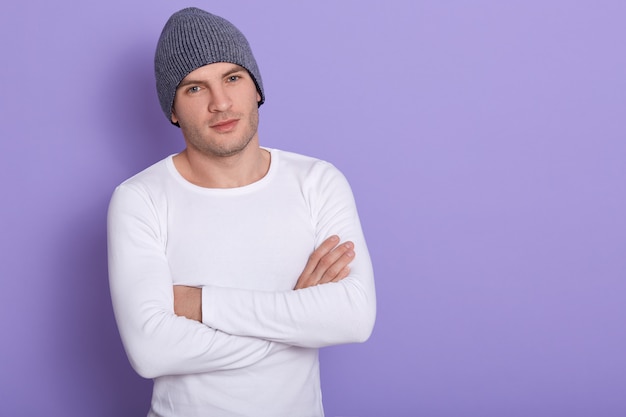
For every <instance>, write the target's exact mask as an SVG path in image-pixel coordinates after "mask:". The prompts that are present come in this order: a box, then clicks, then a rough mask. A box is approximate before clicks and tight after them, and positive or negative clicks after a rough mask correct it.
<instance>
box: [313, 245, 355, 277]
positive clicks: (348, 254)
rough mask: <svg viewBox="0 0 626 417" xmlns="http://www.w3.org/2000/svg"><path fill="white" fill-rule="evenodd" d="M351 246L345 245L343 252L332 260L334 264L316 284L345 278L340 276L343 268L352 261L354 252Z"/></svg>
mask: <svg viewBox="0 0 626 417" xmlns="http://www.w3.org/2000/svg"><path fill="white" fill-rule="evenodd" d="M352 248H353V245H351V244H347V245H345V247H344V249H345V251H344V252H343V253H342V254H341V255H340V256H339V257H338V258H336V259H335V260H334V262H333V263H332V264H331V265H330V266H329V267H328V268H327V269H326V271H324V273H323V274H322V276H321V278H320V279H319V281H318V284H324V283H326V282H331V281H333V280H335V279H342V278H345V277H346V276H347V275H346V276H342V275H341V274H342V273H344V272H345V271H344V270H345V268H346V267H348V265H349V264H350V263H351V262H352V261H353V260H354V255H355V254H354V250H353V249H352Z"/></svg>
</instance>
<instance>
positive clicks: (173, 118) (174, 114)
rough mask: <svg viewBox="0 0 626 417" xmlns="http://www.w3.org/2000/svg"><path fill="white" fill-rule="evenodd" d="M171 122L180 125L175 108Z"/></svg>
mask: <svg viewBox="0 0 626 417" xmlns="http://www.w3.org/2000/svg"><path fill="white" fill-rule="evenodd" d="M170 122H172V124H175V125H178V117H176V111H175V110H174V108H173V107H172V114H171V116H170Z"/></svg>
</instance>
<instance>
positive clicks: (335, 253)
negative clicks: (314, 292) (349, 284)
mask: <svg viewBox="0 0 626 417" xmlns="http://www.w3.org/2000/svg"><path fill="white" fill-rule="evenodd" d="M353 249H354V243H352V242H350V241H348V242H344V243H342V244H341V245H339V246H337V247H336V248H334V249H333V250H331V251H330V252H328V253H327V254H326V255H324V256H323V257H322V258H321V259H320V260H319V262H318V263H317V267H316V269H315V271H314V275H317V276H318V279H321V278H322V276H324V274H326V273H327V272H328V270H329V269H332V270H333V271H334V273H335V274H336V273H337V272H339V271H340V270H341V269H342V268H343V267H344V266H345V265H342V266H341V267H339V266H338V265H336V266H335V263H336V262H337V261H338V260H339V259H340V258H341V257H342V256H344V255H345V254H346V253H348V252H350V251H352V250H353Z"/></svg>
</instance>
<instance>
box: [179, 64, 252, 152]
mask: <svg viewBox="0 0 626 417" xmlns="http://www.w3.org/2000/svg"><path fill="white" fill-rule="evenodd" d="M259 100H261V96H260V95H259V93H258V92H257V89H256V86H255V84H254V81H253V80H252V77H251V76H250V74H249V73H248V71H246V69H244V68H243V67H241V66H239V65H235V64H230V63H224V62H218V63H215V64H209V65H205V66H203V67H200V68H198V69H196V70H194V71H192V72H191V73H189V75H187V76H186V77H185V78H184V79H183V80H182V81H181V82H180V84H179V85H178V88H177V89H176V95H175V97H174V109H173V110H172V121H173V122H174V123H178V124H179V125H180V128H181V130H182V132H183V136H184V137H185V141H186V143H187V147H188V148H189V150H190V151H199V152H201V153H203V154H205V155H207V156H212V157H226V156H232V155H235V154H237V153H239V152H241V151H242V150H244V149H245V148H246V147H247V146H248V144H249V143H250V142H251V141H253V140H255V141H257V142H258V137H257V128H258V124H259V113H258V104H257V103H258V102H259Z"/></svg>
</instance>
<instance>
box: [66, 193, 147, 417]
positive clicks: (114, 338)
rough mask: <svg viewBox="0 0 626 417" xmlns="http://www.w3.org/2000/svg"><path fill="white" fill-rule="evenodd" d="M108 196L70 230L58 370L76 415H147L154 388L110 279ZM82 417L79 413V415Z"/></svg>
mask: <svg viewBox="0 0 626 417" xmlns="http://www.w3.org/2000/svg"><path fill="white" fill-rule="evenodd" d="M107 204H108V196H107V197H106V198H101V199H99V200H98V201H96V202H94V205H93V206H90V207H88V209H86V210H83V212H82V213H77V215H76V216H75V217H74V218H73V220H72V224H71V225H64V226H65V230H71V233H68V234H66V237H65V239H64V247H63V248H60V250H59V252H60V253H63V254H65V259H63V258H60V259H59V264H58V266H57V268H58V271H57V272H56V273H55V275H58V276H65V277H66V285H67V287H66V288H67V294H65V296H64V300H71V304H72V305H66V306H62V307H61V308H60V311H61V314H64V315H65V317H60V321H59V323H64V325H63V326H64V327H63V328H62V329H59V330H60V332H61V333H65V334H60V335H59V337H57V338H56V339H55V340H56V341H57V342H58V343H59V346H58V347H57V349H58V352H59V353H58V354H57V355H56V356H57V358H59V362H60V363H58V364H57V366H58V367H59V369H62V372H63V374H64V375H65V376H66V378H67V379H68V380H69V381H67V382H66V384H67V386H68V387H69V388H70V389H71V391H72V392H71V393H68V394H67V395H68V396H69V397H70V398H69V404H71V407H70V408H71V409H72V410H73V412H76V413H80V411H81V410H82V412H83V413H85V414H84V415H87V414H88V415H91V416H113V415H120V416H121V415H145V414H146V412H147V410H148V407H149V403H150V394H151V389H152V383H151V381H149V380H145V379H142V378H141V377H139V376H138V375H137V374H136V373H135V372H134V371H133V370H132V368H131V366H130V364H129V362H128V359H127V358H126V354H125V352H124V349H123V347H122V343H121V341H120V337H119V334H118V331H117V327H116V324H115V320H114V317H113V309H112V306H111V298H110V293H109V287H108V276H107V254H106V207H107ZM75 415H79V414H75Z"/></svg>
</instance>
